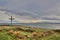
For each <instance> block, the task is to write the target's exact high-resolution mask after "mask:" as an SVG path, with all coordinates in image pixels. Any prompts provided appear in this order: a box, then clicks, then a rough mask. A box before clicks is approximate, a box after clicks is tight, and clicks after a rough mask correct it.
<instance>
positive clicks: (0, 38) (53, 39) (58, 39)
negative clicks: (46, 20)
mask: <svg viewBox="0 0 60 40" xmlns="http://www.w3.org/2000/svg"><path fill="white" fill-rule="evenodd" d="M0 27H1V28H5V29H13V30H14V31H16V28H17V27H19V28H21V29H22V30H17V31H20V32H21V35H28V36H29V38H27V39H19V38H15V36H14V35H13V34H10V35H9V34H8V33H7V31H6V30H3V31H0V40H34V39H35V38H34V37H33V36H32V32H26V31H25V30H27V29H31V30H35V32H37V33H38V34H39V35H38V36H40V33H41V32H44V31H48V30H47V29H41V28H29V27H24V26H0ZM36 40H60V33H57V32H55V33H54V34H50V35H47V36H46V37H43V38H39V37H37V38H36Z"/></svg>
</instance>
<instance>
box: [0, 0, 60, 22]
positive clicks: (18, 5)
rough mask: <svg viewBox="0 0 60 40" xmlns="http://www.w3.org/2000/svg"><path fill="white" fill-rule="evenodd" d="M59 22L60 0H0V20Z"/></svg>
mask: <svg viewBox="0 0 60 40" xmlns="http://www.w3.org/2000/svg"><path fill="white" fill-rule="evenodd" d="M11 15H12V16H13V17H14V18H15V21H16V22H27V23H29V22H60V0H0V20H3V21H1V22H5V21H7V22H8V20H9V19H8V18H10V16H11Z"/></svg>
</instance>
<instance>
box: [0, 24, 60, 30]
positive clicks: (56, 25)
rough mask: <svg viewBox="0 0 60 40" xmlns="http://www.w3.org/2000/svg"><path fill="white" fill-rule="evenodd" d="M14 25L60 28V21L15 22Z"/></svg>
mask: <svg viewBox="0 0 60 40" xmlns="http://www.w3.org/2000/svg"><path fill="white" fill-rule="evenodd" d="M0 25H10V23H8V24H7V23H0ZM13 25H22V26H27V27H36V28H46V29H60V23H13Z"/></svg>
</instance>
